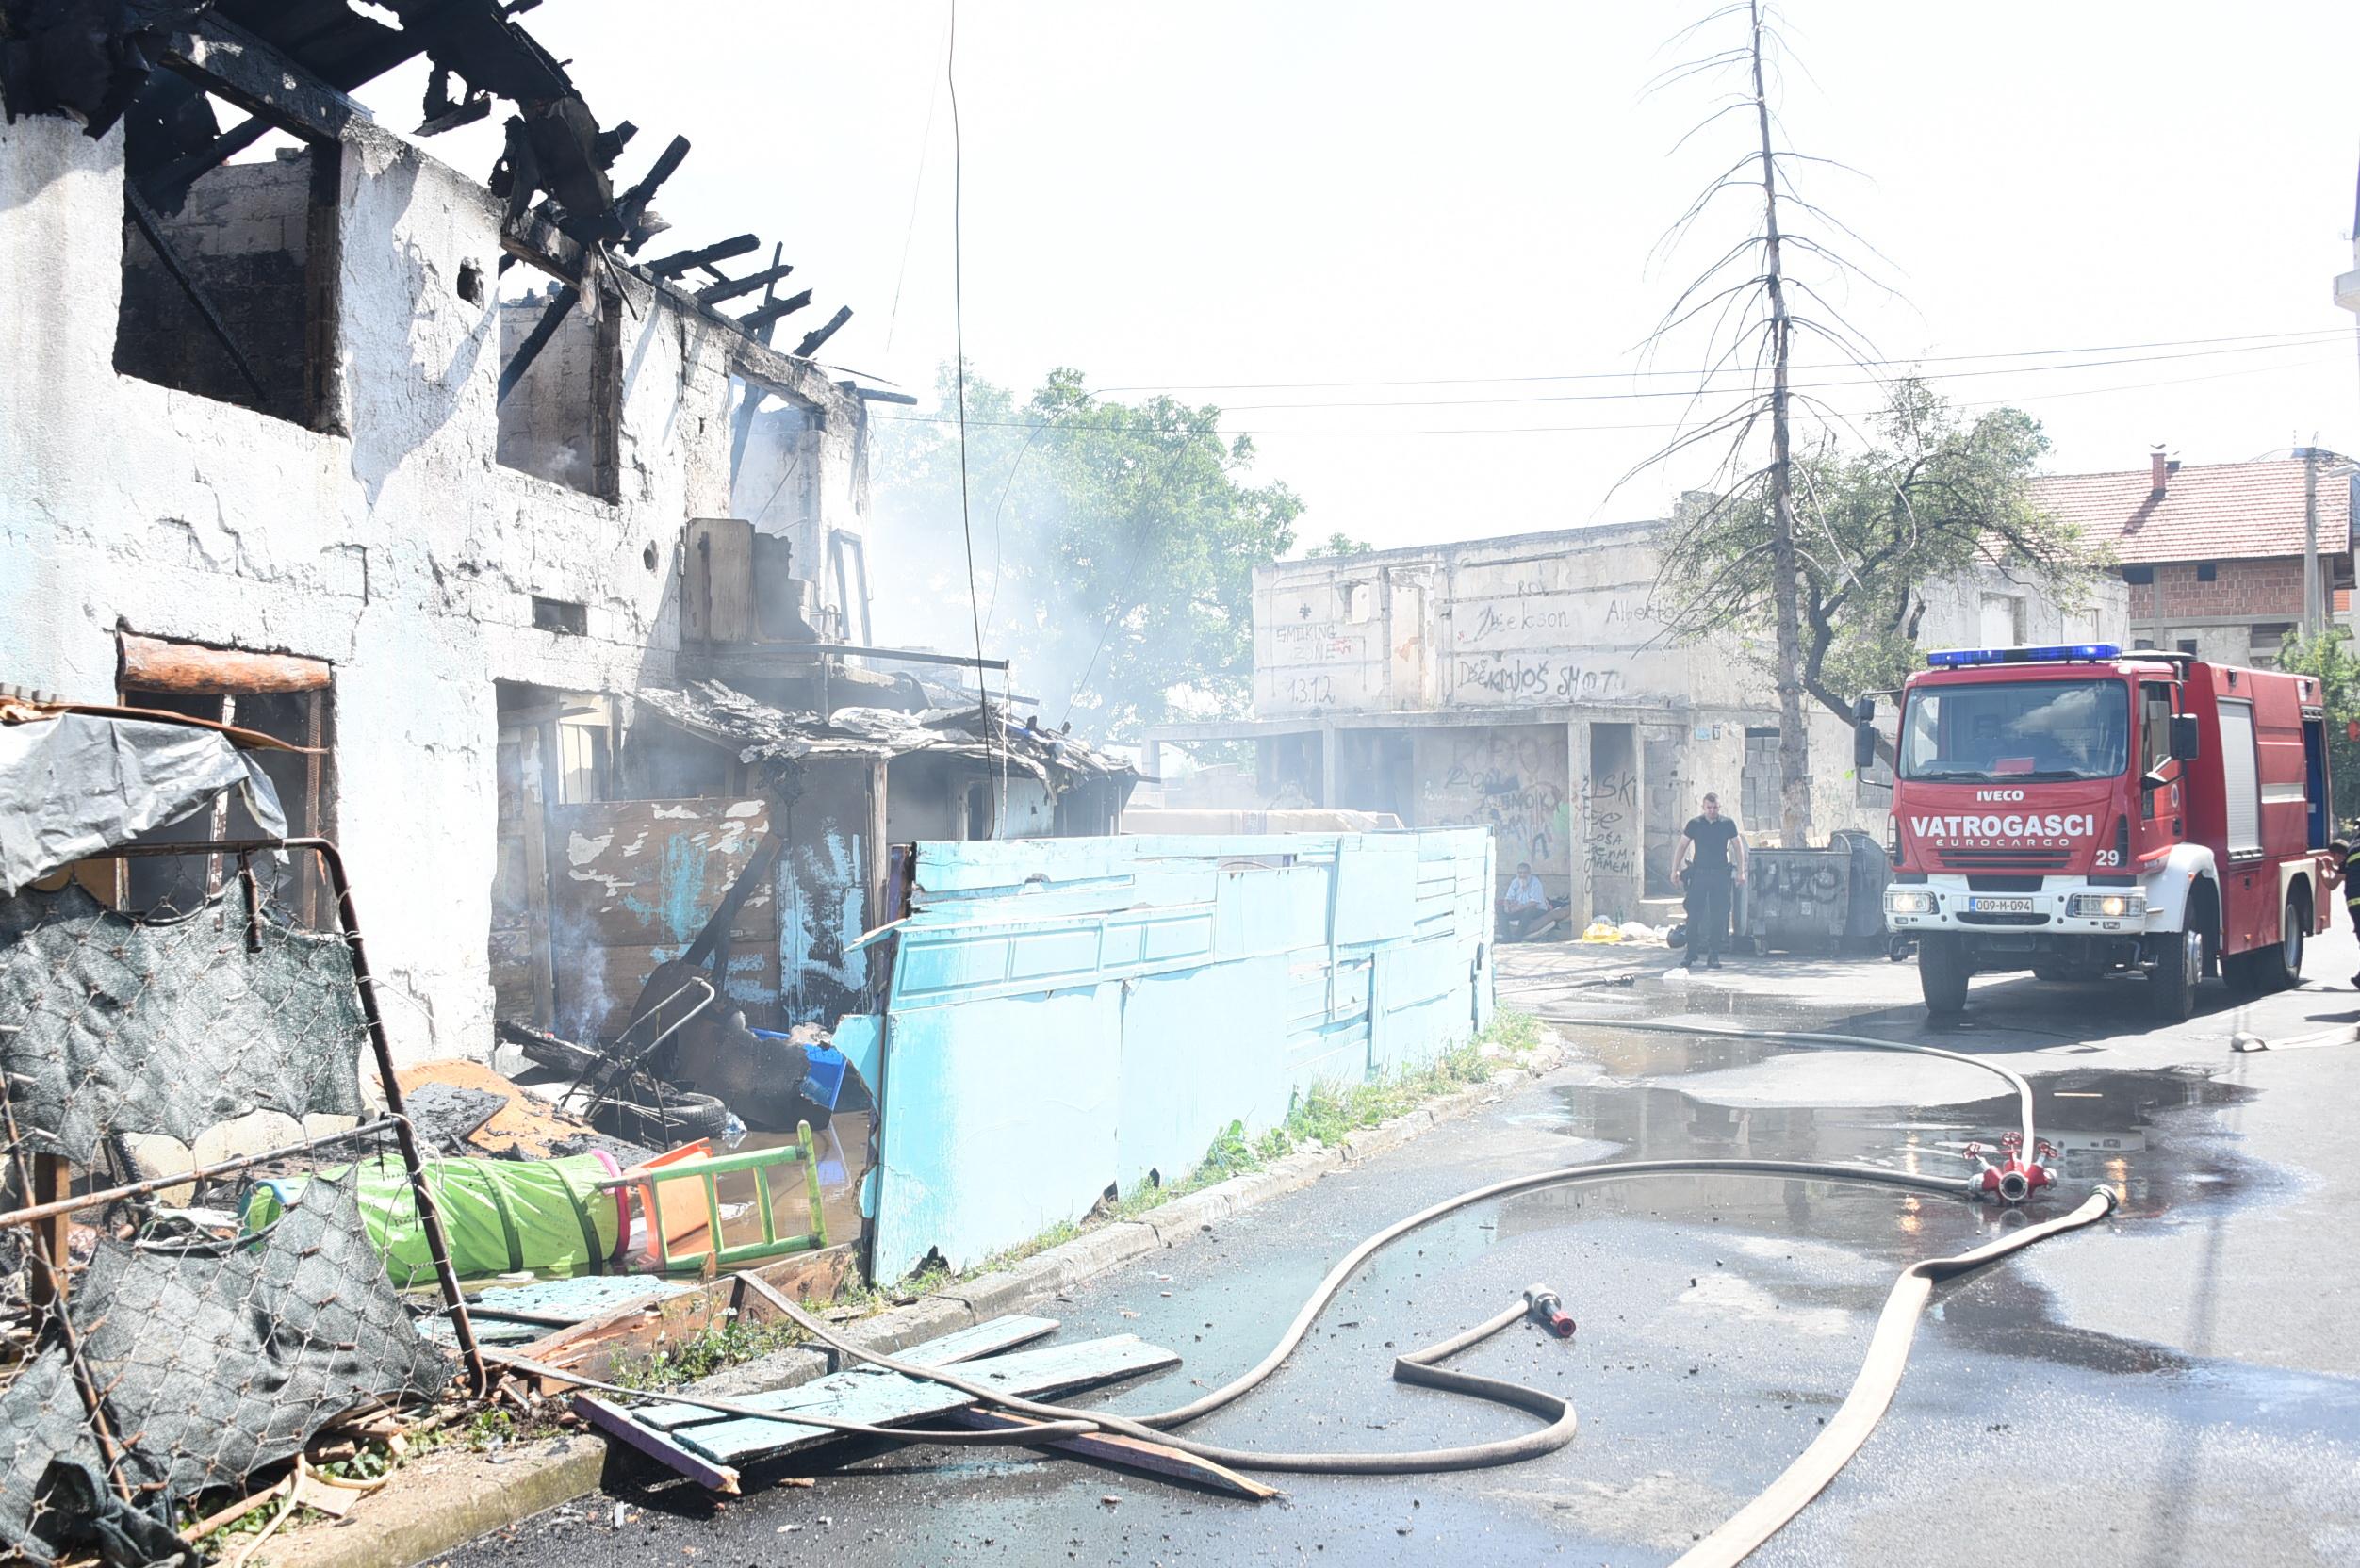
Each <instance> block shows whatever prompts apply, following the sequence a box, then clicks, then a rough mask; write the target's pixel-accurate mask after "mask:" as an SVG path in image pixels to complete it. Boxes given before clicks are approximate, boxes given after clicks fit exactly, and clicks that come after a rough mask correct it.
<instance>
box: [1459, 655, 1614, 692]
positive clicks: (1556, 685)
mask: <svg viewBox="0 0 2360 1568" xmlns="http://www.w3.org/2000/svg"><path fill="white" fill-rule="evenodd" d="M1451 687H1452V689H1453V690H1454V691H1457V692H1460V693H1463V694H1468V695H1471V696H1474V697H1475V698H1476V699H1477V700H1479V701H1485V702H1495V701H1496V702H1582V701H1592V700H1596V699H1598V698H1602V697H1618V696H1620V695H1622V694H1623V673H1622V671H1621V670H1619V669H1616V668H1612V667H1605V666H1597V665H1585V664H1580V663H1575V662H1571V661H1568V660H1565V659H1563V658H1557V657H1552V656H1550V655H1548V654H1507V653H1483V654H1461V655H1459V656H1458V658H1457V659H1456V660H1455V661H1453V662H1452V666H1451Z"/></svg>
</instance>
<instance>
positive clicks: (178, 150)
mask: <svg viewBox="0 0 2360 1568" xmlns="http://www.w3.org/2000/svg"><path fill="white" fill-rule="evenodd" d="M538 3H539V0H525V3H523V4H510V5H502V4H500V0H387V3H386V4H385V5H382V6H375V7H371V8H369V11H373V12H376V13H379V14H369V12H365V11H363V10H362V9H360V8H357V7H355V6H353V5H352V4H349V3H347V0H298V3H296V4H292V5H288V4H280V3H277V0H200V3H181V4H168V3H160V0H146V3H138V4H123V3H120V0H111V3H110V0H5V3H0V106H5V108H6V111H7V114H8V119H9V120H10V121H14V120H16V119H17V118H18V117H19V116H21V115H32V114H57V115H63V116H66V117H68V118H71V119H73V120H75V121H77V122H80V123H81V124H82V125H83V127H84V128H85V130H86V131H87V132H88V133H89V134H90V136H92V137H103V136H105V135H107V133H108V132H110V131H111V130H112V129H113V128H114V127H115V125H116V124H117V123H118V122H121V123H122V124H123V129H124V172H125V174H126V176H127V178H126V197H127V202H128V208H129V216H130V218H131V221H132V222H133V224H134V225H135V226H136V227H137V228H138V229H139V232H140V234H141V235H142V237H144V238H145V239H146V241H147V243H148V244H150V245H151V246H153V247H154V248H155V250H156V253H157V255H158V257H159V259H160V260H162V262H163V263H164V265H165V267H166V268H167V270H170V271H171V272H172V275H173V277H174V278H175V280H176V281H177V282H178V283H179V284H180V285H181V286H182V287H183V288H184V289H185V290H186V291H187V292H188V297H189V300H190V302H191V303H192V304H193V305H194V306H195V307H196V308H197V309H198V311H199V312H200V313H201V314H203V315H204V316H205V319H206V321H207V324H208V326H210V327H211V328H212V329H213V331H214V335H215V336H216V337H217V339H218V340H219V341H220V343H221V348H222V350H223V351H225V352H226V353H227V354H229V356H230V357H231V358H232V359H233V360H235V361H236V362H237V365H238V369H239V371H240V373H241V375H242V376H243V378H244V379H245V380H246V381H248V382H249V383H252V384H254V390H255V391H256V392H257V394H260V393H262V392H263V390H264V389H263V388H262V386H261V384H260V381H259V378H258V376H257V375H256V373H255V370H254V366H253V364H252V362H251V359H250V357H249V355H248V354H247V352H246V351H245V348H244V347H243V346H242V345H241V344H240V343H239V342H238V336H237V335H236V333H235V332H234V330H233V329H232V328H231V326H230V324H229V323H228V322H227V321H226V320H225V319H223V317H222V313H221V311H220V310H219V309H218V308H217V307H216V306H215V305H214V303H213V302H212V301H211V300H210V299H209V298H208V297H207V291H206V285H205V282H204V281H203V280H202V279H201V278H200V277H199V276H198V275H197V273H196V271H195V270H193V269H191V268H190V267H189V266H188V258H187V257H186V256H185V255H183V254H181V253H179V252H178V250H177V247H176V243H175V240H174V239H173V237H172V236H171V235H169V234H168V233H167V232H166V225H164V224H162V223H161V222H159V221H157V220H158V217H159V215H163V214H177V213H179V212H180V211H181V210H182V208H183V206H184V205H185V204H186V203H187V202H188V198H189V195H190V193H191V190H192V188H194V186H195V184H196V182H197V181H198V180H199V179H200V178H201V177H202V176H204V175H205V174H206V173H207V172H210V171H213V170H215V169H218V168H220V167H221V165H223V164H225V163H227V162H228V161H229V160H230V159H232V158H233V157H235V156H237V155H238V154H240V153H242V152H245V151H246V150H247V149H249V148H251V147H253V146H254V144H255V143H256V142H258V141H260V140H261V139H263V138H264V137H266V136H267V135H269V134H270V132H271V131H272V130H274V129H275V130H283V131H287V132H289V133H291V134H294V135H296V136H299V137H303V138H309V139H319V140H322V141H330V142H333V141H335V140H336V139H339V138H341V137H342V135H343V134H344V132H345V130H346V129H347V127H348V126H349V125H351V124H352V122H354V121H355V120H360V121H366V120H368V119H369V111H368V110H367V109H365V108H363V107H362V106H360V105H358V104H356V103H354V102H353V101H352V98H351V97H350V96H349V95H350V94H351V93H352V92H353V91H354V90H357V89H359V88H361V87H363V86H365V85H366V84H368V83H369V82H370V81H373V80H375V79H376V78H378V77H380V76H382V75H384V74H385V73H386V72H388V71H391V70H393V69H395V68H396V67H398V66H402V65H404V64H406V63H407V62H409V61H410V60H413V59H415V58H417V57H419V56H424V57H426V58H427V59H428V60H429V61H430V62H431V64H432V71H431V73H430V74H429V76H428V78H427V87H426V95H425V101H424V103H423V105H422V106H421V108H420V114H421V119H420V121H419V123H418V126H417V128H416V130H415V131H414V132H413V133H412V134H413V135H416V136H421V137H425V136H434V135H436V134H438V133H440V132H443V131H448V130H452V129H455V128H457V127H458V126H461V125H465V124H469V123H472V122H475V121H478V120H482V119H483V118H485V117H486V116H488V115H489V114H490V113H491V112H492V108H493V105H494V102H495V100H500V101H505V102H507V103H509V104H511V105H513V106H514V107H515V112H514V113H513V114H511V115H510V116H509V118H508V121H507V123H506V125H505V127H504V128H505V132H506V139H505V143H504V146H503V149H502V152H501V155H500V160H499V162H498V164H497V165H496V166H495V167H494V168H493V169H492V170H491V171H490V172H489V176H488V179H487V181H486V184H487V187H488V188H489V189H490V191H491V193H492V194H493V195H495V196H497V197H499V198H500V201H501V202H502V204H503V213H502V242H503V244H504V245H505V247H506V248H507V250H508V252H509V259H511V260H514V259H522V260H526V261H529V262H531V263H533V264H534V265H536V266H539V267H541V268H542V269H543V270H547V271H549V272H550V273H552V274H554V275H556V276H558V277H560V278H563V279H566V280H569V281H571V282H575V283H579V282H581V281H582V277H583V275H584V273H585V271H591V270H598V269H601V268H618V269H621V270H626V271H629V272H631V274H632V275H633V276H636V277H637V278H639V279H640V280H641V281H642V282H645V283H647V284H649V285H650V286H655V287H658V288H660V289H662V290H664V292H666V293H667V294H670V295H673V296H675V297H676V298H677V299H678V300H679V302H681V303H682V304H684V305H685V306H687V307H688V308H691V309H693V310H696V311H697V312H698V313H699V314H701V315H705V316H708V317H712V318H713V319H720V320H726V321H729V322H730V323H731V324H732V325H734V326H736V327H737V328H738V329H740V330H741V331H743V332H745V333H746V335H748V336H749V337H750V338H751V339H752V340H753V341H755V342H757V343H759V344H761V345H762V346H764V347H767V346H768V345H769V343H770V341H771V337H772V334H773V332H774V330H775V329H776V327H777V326H778V322H779V321H780V320H781V319H784V318H785V317H786V316H788V315H791V314H793V313H794V312H795V311H798V310H801V309H803V308H804V307H805V306H807V305H809V304H810V303H811V291H810V290H808V289H806V290H804V291H802V292H800V293H798V294H795V295H792V296H788V297H783V298H782V297H780V295H779V293H778V283H779V280H781V279H783V278H784V277H786V276H787V274H789V273H790V272H792V271H794V270H795V269H794V268H793V266H791V265H788V264H785V263H782V262H781V261H780V260H779V256H778V252H777V251H776V250H774V253H773V254H772V257H771V264H770V266H769V267H767V268H766V269H764V270H761V271H759V272H757V273H755V274H753V275H752V276H750V277H745V278H732V277H730V276H729V275H728V274H726V273H724V272H723V271H721V270H720V268H719V266H718V263H719V262H721V261H723V260H725V259H727V258H729V257H731V256H736V255H742V254H744V253H746V252H749V251H753V250H755V249H757V248H758V246H759V243H760V242H759V241H758V240H757V239H756V237H754V236H752V235H750V234H749V235H737V236H733V237H729V238H727V239H723V240H719V241H716V242H714V243H712V244H708V245H705V246H702V247H699V248H697V249H694V250H688V251H681V252H678V253H673V254H671V255H667V256H664V257H662V258H659V259H655V260H652V261H650V262H649V263H647V265H645V266H641V265H638V264H636V263H634V262H632V261H631V260H630V259H628V258H630V257H632V256H635V255H636V254H637V253H638V251H639V250H640V248H641V247H642V246H644V245H645V244H646V243H647V241H648V240H649V239H650V238H652V237H654V236H656V235H657V234H659V233H662V232H663V231H664V229H666V228H667V227H668V226H669V225H667V224H666V223H665V222H664V220H663V219H661V218H660V217H658V216H656V214H655V212H654V210H653V207H652V205H651V203H652V202H653V199H654V197H655V194H656V191H657V189H658V188H659V187H661V186H662V185H663V184H664V181H665V180H666V179H668V178H670V176H671V175H672V173H673V172H675V171H676V170H678V169H679V168H680V163H681V161H682V160H683V159H684V158H686V157H687V155H688V151H689V143H688V139H687V138H685V137H679V136H676V137H674V138H672V139H671V140H670V142H669V143H668V144H666V146H665V147H664V150H663V152H661V153H660V154H658V155H656V157H655V158H654V159H652V160H651V161H650V162H649V163H648V165H647V168H646V169H645V170H644V171H643V172H641V173H640V174H639V176H638V177H637V178H636V179H635V180H633V181H632V182H631V184H630V185H628V186H626V187H624V188H622V189H621V190H619V191H618V190H617V189H616V188H615V178H614V174H613V171H614V170H615V166H616V164H617V163H618V162H619V161H620V159H621V158H622V155H623V154H624V151H625V149H626V148H628V147H629V146H630V145H631V141H632V139H634V137H635V136H636V135H637V133H638V127H637V126H635V125H633V124H632V123H631V122H630V121H628V120H625V121H617V122H614V123H612V124H609V125H601V124H600V123H599V122H598V117H597V115H596V114H595V113H594V112H593V111H592V110H591V108H590V106H589V105H588V103H586V102H585V101H584V100H583V98H582V93H581V92H580V90H578V89H576V87H575V86H574V83H573V80H572V78H571V77H570V76H568V75H567V74H566V73H565V66H564V65H563V64H562V63H560V62H559V61H558V60H557V59H556V58H554V57H552V56H550V54H549V52H548V51H547V50H546V49H544V48H542V47H541V45H540V44H539V43H538V42H536V41H534V40H533V36H532V34H530V33H528V32H527V31H525V29H524V28H523V27H522V26H521V25H519V24H517V23H516V20H515V16H516V13H518V12H521V11H526V10H530V9H532V8H533V6H535V5H537V4H538ZM388 11H389V12H390V13H391V14H392V15H393V17H395V18H396V19H397V21H398V25H395V24H388V23H386V22H385V21H383V20H381V19H380V15H381V14H383V13H385V12H388ZM454 85H455V88H456V91H455V93H454ZM216 99H218V100H220V101H222V102H225V103H228V104H231V105H234V106H237V107H238V109H239V110H241V111H243V116H244V117H243V118H242V119H239V120H238V122H236V123H234V124H230V125H226V126H225V125H223V124H222V123H221V116H220V115H219V114H218V113H217V112H216V110H215V108H214V102H215V100H216ZM501 265H502V268H503V270H504V269H505V267H506V266H507V265H508V262H507V261H503V262H502V264H501ZM691 272H695V273H697V274H699V275H700V276H701V277H702V278H703V279H705V280H707V281H706V282H705V283H704V284H703V285H702V286H698V287H696V288H694V289H692V288H690V287H688V286H686V285H684V284H681V283H680V282H679V281H678V280H680V279H681V278H683V277H685V276H686V275H688V274H690V273H691ZM757 290H759V291H760V293H761V298H760V299H759V300H757V301H751V302H750V303H751V309H750V310H748V311H747V312H746V315H744V316H743V317H737V318H731V317H728V316H724V315H722V314H721V313H720V312H718V311H717V310H716V309H714V308H713V307H714V306H716V305H717V304H719V303H720V302H724V301H729V300H739V299H746V297H748V296H750V295H752V294H754V293H755V292H756V291H757ZM579 299H580V294H579V291H578V290H572V289H568V290H562V291H560V293H559V294H558V295H557V296H556V297H555V298H554V299H553V301H552V302H551V303H550V305H549V308H548V312H547V315H546V316H545V317H544V319H543V320H542V322H541V323H540V324H539V326H537V327H536V328H535V330H534V332H533V334H532V335H529V336H527V337H526V338H525V340H524V343H523V345H522V346H521V347H520V348H519V349H518V350H517V351H516V354H515V356H514V357H513V358H512V359H511V360H510V362H509V364H508V365H507V367H506V368H503V370H502V372H501V381H500V384H501V391H502V393H503V395H504V394H505V393H506V392H507V391H509V390H510V389H512V388H513V387H514V385H515V384H516V383H517V382H518V381H519V380H521V379H522V377H523V374H524V372H525V371H526V370H527V369H528V368H530V367H531V365H532V363H533V359H534V358H535V357H536V356H537V355H538V354H539V353H540V351H542V349H543V348H544V347H546V345H547V344H548V342H549V338H550V337H551V335H553V334H554V333H555V331H556V327H557V324H558V322H559V320H560V319H562V318H563V317H564V316H565V313H566V312H567V311H569V310H570V309H572V308H573V306H574V305H575V304H576V302H578V300H579ZM851 316H852V311H851V308H850V307H849V306H844V307H841V308H839V309H838V310H837V311H836V313H835V314H834V315H833V316H831V317H830V318H828V320H827V321H826V322H825V323H824V324H822V325H821V326H819V327H817V328H815V329H814V330H812V331H811V332H810V333H809V334H807V335H805V336H804V338H803V339H802V341H801V342H800V343H798V344H797V345H796V347H795V350H794V356H795V357H796V358H808V357H809V356H810V355H811V354H812V353H815V352H816V351H818V350H819V348H820V346H821V345H822V344H824V343H826V342H827V341H828V338H829V337H831V336H833V335H835V333H836V332H837V331H838V330H840V329H841V328H842V327H843V326H844V323H845V322H846V321H847V320H849V319H851ZM740 439H741V444H742V441H743V438H742V437H741V438H740Z"/></svg>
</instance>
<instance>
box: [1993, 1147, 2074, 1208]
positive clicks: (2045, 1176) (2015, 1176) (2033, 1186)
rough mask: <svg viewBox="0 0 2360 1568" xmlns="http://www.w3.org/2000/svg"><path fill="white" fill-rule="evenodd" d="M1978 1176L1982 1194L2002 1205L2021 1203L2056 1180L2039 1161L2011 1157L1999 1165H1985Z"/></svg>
mask: <svg viewBox="0 0 2360 1568" xmlns="http://www.w3.org/2000/svg"><path fill="white" fill-rule="evenodd" d="M1980 1176H1981V1186H1982V1191H1983V1192H1984V1194H1985V1195H1986V1196H1987V1197H1991V1198H1996V1199H1998V1200H1999V1201H2001V1202H2003V1203H2021V1202H2023V1201H2024V1200H2025V1199H2027V1198H2030V1197H2031V1196H2032V1195H2033V1194H2034V1193H2036V1192H2038V1191H2040V1189H2041V1188H2042V1187H2045V1186H2048V1185H2049V1184H2052V1183H2053V1182H2055V1181H2056V1180H2057V1178H2056V1176H2055V1175H2054V1174H2053V1173H2052V1172H2051V1171H2050V1169H2049V1168H2048V1167H2047V1166H2044V1165H2042V1164H2040V1161H2038V1160H2033V1161H2029V1162H2027V1161H2024V1160H2021V1159H2016V1158H2014V1157H2012V1156H2011V1157H2010V1158H2009V1159H2008V1160H2007V1161H2006V1162H2005V1163H2003V1164H2000V1165H1991V1164H1985V1165H1984V1166H1983V1168H1982V1170H1981V1172H1980Z"/></svg>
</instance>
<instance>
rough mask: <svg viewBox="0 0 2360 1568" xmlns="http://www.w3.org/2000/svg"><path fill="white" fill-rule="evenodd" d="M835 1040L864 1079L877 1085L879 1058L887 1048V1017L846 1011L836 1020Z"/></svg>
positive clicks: (846, 1060)
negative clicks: (882, 1017) (885, 1018)
mask: <svg viewBox="0 0 2360 1568" xmlns="http://www.w3.org/2000/svg"><path fill="white" fill-rule="evenodd" d="M834 1044H835V1047H836V1049H837V1051H839V1052H840V1053H842V1054H843V1055H844V1062H845V1064H846V1065H847V1066H849V1067H850V1068H851V1069H852V1070H853V1071H855V1072H857V1073H859V1074H860V1082H862V1083H864V1084H866V1085H868V1086H869V1087H870V1088H871V1089H874V1088H876V1087H877V1054H878V1053H880V1052H881V1051H883V1050H884V1049H885V1021H884V1020H883V1019H881V1018H879V1017H877V1015H876V1014H875V1013H846V1014H845V1015H844V1017H842V1018H840V1019H838V1020H837V1021H836V1032H835V1037H834Z"/></svg>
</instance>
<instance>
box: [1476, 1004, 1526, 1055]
mask: <svg viewBox="0 0 2360 1568" xmlns="http://www.w3.org/2000/svg"><path fill="white" fill-rule="evenodd" d="M1540 1043H1541V1021H1540V1019H1539V1017H1538V1016H1537V1015H1536V1014H1532V1013H1527V1012H1522V1011H1519V1010H1518V1009H1516V1008H1514V1007H1500V1008H1496V1009H1494V1010H1493V1012H1492V1015H1491V1023H1490V1025H1489V1026H1488V1027H1487V1028H1485V1029H1484V1030H1483V1033H1482V1034H1480V1035H1478V1036H1476V1037H1475V1044H1476V1045H1477V1046H1478V1047H1479V1048H1480V1047H1483V1046H1486V1045H1488V1046H1493V1047H1496V1048H1497V1049H1498V1050H1499V1051H1500V1054H1502V1055H1506V1056H1521V1055H1524V1054H1527V1053H1529V1052H1531V1051H1532V1050H1533V1048H1535V1047H1536V1046H1538V1045H1539V1044H1540Z"/></svg>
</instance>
